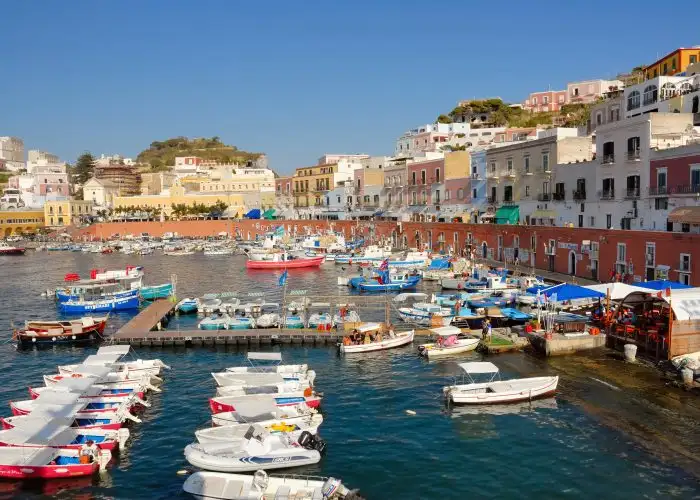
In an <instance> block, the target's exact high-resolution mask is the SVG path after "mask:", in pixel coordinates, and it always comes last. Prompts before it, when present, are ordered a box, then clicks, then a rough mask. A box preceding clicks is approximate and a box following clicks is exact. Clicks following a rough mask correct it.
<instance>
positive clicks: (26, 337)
mask: <svg viewBox="0 0 700 500" xmlns="http://www.w3.org/2000/svg"><path fill="white" fill-rule="evenodd" d="M107 318H108V316H101V317H92V316H86V317H84V318H80V319H76V320H71V321H27V323H26V324H25V327H24V329H23V330H17V331H15V332H14V338H15V340H17V341H18V343H19V344H20V345H23V346H29V345H33V344H37V343H38V344H45V343H46V344H56V343H77V342H86V341H95V340H99V339H100V338H102V334H103V333H104V331H105V326H106V325H107Z"/></svg>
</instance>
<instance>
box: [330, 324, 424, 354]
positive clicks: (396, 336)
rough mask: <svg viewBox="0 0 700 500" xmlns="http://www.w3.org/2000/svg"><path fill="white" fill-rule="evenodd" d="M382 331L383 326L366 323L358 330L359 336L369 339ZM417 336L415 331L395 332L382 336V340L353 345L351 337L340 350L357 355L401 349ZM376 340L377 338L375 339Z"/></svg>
mask: <svg viewBox="0 0 700 500" xmlns="http://www.w3.org/2000/svg"><path fill="white" fill-rule="evenodd" d="M381 329H382V325H380V324H379V323H365V324H364V325H360V326H359V327H358V328H356V330H357V332H358V334H359V335H360V336H361V337H363V338H367V337H370V334H371V333H375V334H376V333H378V332H380V330H381ZM414 335H415V331H414V330H409V331H407V332H400V333H394V332H393V330H392V331H389V333H387V334H385V335H382V336H381V340H375V341H370V342H368V343H364V341H363V343H359V344H353V343H352V340H351V339H350V337H349V336H346V337H345V338H344V339H343V343H342V344H339V346H338V347H339V349H340V352H341V353H344V354H357V353H365V352H372V351H382V350H385V349H392V348H394V347H401V346H404V345H407V344H410V343H411V342H413V336H414ZM375 338H376V337H375Z"/></svg>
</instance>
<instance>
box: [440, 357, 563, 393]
mask: <svg viewBox="0 0 700 500" xmlns="http://www.w3.org/2000/svg"><path fill="white" fill-rule="evenodd" d="M459 367H460V368H461V369H462V370H463V371H464V375H463V378H464V381H468V382H469V383H464V384H455V385H451V386H447V387H444V388H443V393H444V395H445V398H446V399H447V400H448V402H452V403H457V404H495V403H515V402H518V401H529V400H532V399H536V398H542V397H546V396H551V395H552V394H554V393H555V392H556V390H557V384H558V383H559V377H558V376H552V377H530V378H520V379H510V380H500V379H499V370H498V367H497V366H496V365H494V364H493V363H489V362H485V361H475V362H471V363H460V364H459ZM474 375H477V376H478V375H482V376H485V377H486V379H487V380H486V382H477V381H476V380H475V378H474Z"/></svg>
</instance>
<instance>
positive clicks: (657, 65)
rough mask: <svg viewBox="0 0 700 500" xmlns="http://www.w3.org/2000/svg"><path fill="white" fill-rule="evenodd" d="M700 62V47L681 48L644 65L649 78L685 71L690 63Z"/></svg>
mask: <svg viewBox="0 0 700 500" xmlns="http://www.w3.org/2000/svg"><path fill="white" fill-rule="evenodd" d="M697 62H700V47H698V46H696V47H691V48H688V49H686V48H683V47H681V48H679V49H676V50H674V51H673V52H670V53H668V54H666V55H665V56H663V57H661V58H660V59H658V60H657V61H655V62H653V63H651V64H650V65H648V66H645V67H644V77H645V78H646V79H647V80H651V79H652V78H656V77H658V76H673V75H677V74H679V73H683V72H685V70H686V69H687V67H688V66H689V65H690V64H695V63H697Z"/></svg>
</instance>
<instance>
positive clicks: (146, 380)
mask: <svg viewBox="0 0 700 500" xmlns="http://www.w3.org/2000/svg"><path fill="white" fill-rule="evenodd" d="M110 347H111V346H110ZM120 347H126V346H120ZM94 356H95V359H96V362H95V363H92V362H91V360H90V359H88V360H87V361H88V362H87V363H85V362H83V363H82V364H80V365H76V367H75V369H73V371H72V372H71V373H70V375H68V374H66V375H62V374H55V375H44V376H43V379H44V384H45V385H46V386H51V385H54V384H56V383H58V382H59V381H61V380H63V379H64V378H81V377H84V378H90V379H93V383H95V384H100V385H105V386H107V385H114V386H115V388H116V387H123V388H128V387H132V388H135V389H138V390H139V391H145V390H150V391H154V392H160V389H159V388H157V387H155V386H154V385H153V384H160V383H161V382H163V379H161V378H159V377H158V376H156V375H153V374H151V373H150V372H148V371H147V370H146V371H134V372H133V373H131V372H129V371H128V370H124V369H123V367H122V369H117V371H114V370H115V369H113V368H112V367H111V366H109V365H108V364H103V360H105V359H107V356H106V355H94ZM114 357H116V356H112V358H114ZM88 358H89V356H88Z"/></svg>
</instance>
